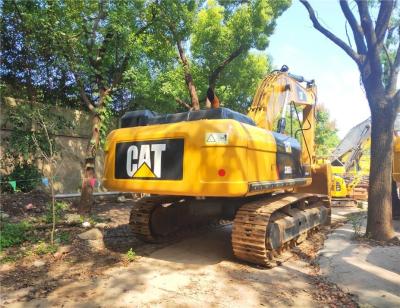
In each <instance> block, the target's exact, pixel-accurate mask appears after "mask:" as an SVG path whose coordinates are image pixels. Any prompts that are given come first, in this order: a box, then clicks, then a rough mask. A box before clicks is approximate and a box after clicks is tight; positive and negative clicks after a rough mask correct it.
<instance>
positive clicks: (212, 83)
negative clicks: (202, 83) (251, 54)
mask: <svg viewBox="0 0 400 308" xmlns="http://www.w3.org/2000/svg"><path fill="white" fill-rule="evenodd" d="M244 50H245V47H244V45H240V46H239V48H237V49H236V50H234V51H233V52H232V53H231V54H230V55H229V56H228V57H227V58H226V59H225V60H224V61H222V62H221V63H220V64H218V65H217V67H216V68H215V69H214V71H213V72H212V73H211V74H210V76H209V77H208V85H209V87H210V88H211V89H214V88H215V84H216V82H217V79H218V77H219V74H220V73H221V72H222V71H223V69H224V68H225V66H227V65H228V64H229V63H231V62H232V61H233V60H234V59H235V58H237V57H238V56H239V55H240V54H241V53H242V52H243V51H244Z"/></svg>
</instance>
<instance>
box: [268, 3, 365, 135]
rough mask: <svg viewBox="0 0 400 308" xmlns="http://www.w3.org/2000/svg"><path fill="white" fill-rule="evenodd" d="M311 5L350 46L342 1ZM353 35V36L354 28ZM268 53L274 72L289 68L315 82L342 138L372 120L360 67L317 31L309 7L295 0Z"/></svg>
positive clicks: (319, 95) (273, 38) (324, 21)
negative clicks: (351, 130) (366, 121)
mask: <svg viewBox="0 0 400 308" xmlns="http://www.w3.org/2000/svg"><path fill="white" fill-rule="evenodd" d="M310 3H311V5H312V6H313V7H314V10H315V11H316V14H317V16H318V19H319V20H320V22H321V24H322V25H323V26H325V27H326V28H328V29H329V30H330V31H331V32H333V33H334V34H335V35H337V36H339V37H340V38H341V39H343V40H344V41H346V42H347V38H346V33H345V18H344V16H343V13H342V11H341V9H340V6H339V3H338V1H333V0H311V1H310ZM349 31H350V32H349V34H350V35H351V29H350V28H349ZM266 52H267V53H268V54H269V55H270V56H271V57H272V62H273V67H274V68H280V67H281V66H282V65H283V64H286V65H287V66H288V67H289V72H291V73H293V74H297V75H302V76H304V77H305V78H307V79H315V82H316V84H317V87H318V103H319V104H323V105H324V106H325V107H326V108H327V109H328V110H329V112H330V115H331V119H332V120H334V121H335V122H336V126H337V128H338V129H339V132H338V134H339V137H340V138H343V137H344V135H346V133H347V132H348V130H349V129H351V128H352V127H353V126H355V125H357V124H358V123H360V122H361V121H363V120H365V119H366V118H368V117H369V116H370V110H369V107H368V103H367V99H366V97H365V93H364V91H363V88H362V86H361V85H360V74H359V72H358V68H357V65H356V64H355V62H354V61H353V60H352V59H351V58H350V57H349V56H348V55H347V54H346V53H345V52H344V51H343V50H342V49H341V48H339V47H338V46H336V45H335V44H334V43H332V42H331V41H330V40H329V39H327V38H326V37H325V36H323V35H322V34H321V33H320V32H318V31H317V30H316V29H315V28H313V26H312V23H311V21H310V19H309V17H308V13H307V11H306V9H305V7H304V6H303V5H302V4H301V3H300V2H299V1H298V0H293V4H292V6H291V7H290V8H289V9H288V10H286V11H285V12H284V13H283V14H282V16H281V17H279V19H278V20H277V26H276V28H275V32H274V34H273V35H272V36H271V37H270V44H269V47H268V48H267V50H266Z"/></svg>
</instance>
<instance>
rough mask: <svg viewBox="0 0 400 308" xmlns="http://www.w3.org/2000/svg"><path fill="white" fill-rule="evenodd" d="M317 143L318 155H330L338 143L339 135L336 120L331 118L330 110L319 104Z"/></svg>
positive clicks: (316, 131)
mask: <svg viewBox="0 0 400 308" xmlns="http://www.w3.org/2000/svg"><path fill="white" fill-rule="evenodd" d="M316 117H317V118H316V130H315V145H316V148H317V155H318V156H326V155H329V154H330V153H331V152H332V150H333V149H334V148H335V147H336V146H337V145H338V143H339V137H338V135H337V131H338V130H337V128H336V125H335V122H333V121H331V120H330V115H329V112H328V110H326V109H325V108H324V107H323V106H319V107H318V109H317V111H316Z"/></svg>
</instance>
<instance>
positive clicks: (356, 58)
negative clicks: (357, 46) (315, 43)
mask: <svg viewBox="0 0 400 308" xmlns="http://www.w3.org/2000/svg"><path fill="white" fill-rule="evenodd" d="M300 2H301V3H302V4H303V5H304V7H305V8H306V9H307V11H308V14H309V15H310V19H311V21H312V23H313V26H314V28H315V29H317V30H318V31H319V32H321V33H322V34H323V35H324V36H326V37H327V38H328V39H330V40H331V41H332V42H333V43H335V44H336V45H337V46H339V47H340V48H342V49H343V50H344V52H346V53H347V54H348V55H349V56H350V58H352V59H353V60H354V61H355V62H356V63H357V64H358V65H361V64H362V57H360V55H359V54H357V53H356V52H355V51H354V50H353V49H352V48H350V47H349V46H348V45H347V44H346V43H345V42H343V41H342V40H341V39H340V38H338V37H337V36H336V35H334V34H333V33H332V32H330V31H329V30H328V29H326V28H324V27H323V26H322V25H321V24H320V23H319V21H318V19H317V17H316V16H315V12H314V9H313V8H312V7H311V5H310V3H308V1H307V0H300Z"/></svg>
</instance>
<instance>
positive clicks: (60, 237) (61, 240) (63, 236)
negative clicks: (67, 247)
mask: <svg viewBox="0 0 400 308" xmlns="http://www.w3.org/2000/svg"><path fill="white" fill-rule="evenodd" d="M55 242H56V243H57V244H69V243H70V242H71V234H69V233H68V232H60V233H58V234H57V235H56V240H55Z"/></svg>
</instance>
